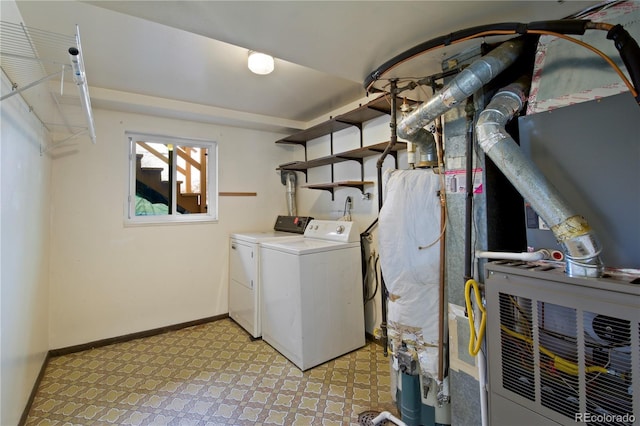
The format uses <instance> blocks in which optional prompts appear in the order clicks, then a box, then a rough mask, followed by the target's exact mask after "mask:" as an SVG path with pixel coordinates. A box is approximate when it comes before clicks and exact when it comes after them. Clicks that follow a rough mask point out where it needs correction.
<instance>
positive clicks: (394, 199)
mask: <svg viewBox="0 0 640 426" xmlns="http://www.w3.org/2000/svg"><path fill="white" fill-rule="evenodd" d="M384 179H385V182H386V185H385V186H386V195H385V198H384V205H383V207H382V210H381V211H380V217H379V231H378V232H379V252H380V266H381V269H382V275H383V277H384V280H385V285H386V287H387V290H388V292H389V303H388V314H387V320H388V325H389V337H390V339H391V341H392V344H399V343H401V342H405V343H407V344H408V346H410V347H414V348H415V349H416V351H417V355H418V359H419V361H420V367H421V373H422V374H423V375H426V376H431V377H432V378H436V377H437V372H438V350H437V347H438V341H439V333H438V331H439V324H438V316H439V306H440V298H439V284H440V241H439V237H440V233H441V230H440V216H441V213H440V208H441V207H440V197H439V195H438V191H439V189H440V176H439V175H437V174H435V173H433V171H431V170H391V171H387V172H385V176H384Z"/></svg>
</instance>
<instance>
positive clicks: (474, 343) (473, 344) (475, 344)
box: [464, 279, 487, 357]
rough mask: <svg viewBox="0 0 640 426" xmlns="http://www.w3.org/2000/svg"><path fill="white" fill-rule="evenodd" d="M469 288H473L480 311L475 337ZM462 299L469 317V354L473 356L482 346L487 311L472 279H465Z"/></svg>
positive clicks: (476, 284)
mask: <svg viewBox="0 0 640 426" xmlns="http://www.w3.org/2000/svg"><path fill="white" fill-rule="evenodd" d="M471 288H473V292H474V295H475V298H476V304H477V305H478V309H479V310H480V312H481V313H482V316H481V319H480V327H478V337H477V338H476V326H475V315H474V313H473V307H472V306H471V297H470V295H469V290H470V289H471ZM464 301H465V304H466V307H467V316H468V317H469V329H470V330H469V355H471V356H473V357H475V356H476V355H478V352H480V348H481V347H482V339H484V331H485V328H486V326H487V311H486V310H485V309H484V306H482V297H481V296H480V289H479V288H478V283H477V282H476V281H475V280H473V279H470V280H467V283H466V284H465V286H464Z"/></svg>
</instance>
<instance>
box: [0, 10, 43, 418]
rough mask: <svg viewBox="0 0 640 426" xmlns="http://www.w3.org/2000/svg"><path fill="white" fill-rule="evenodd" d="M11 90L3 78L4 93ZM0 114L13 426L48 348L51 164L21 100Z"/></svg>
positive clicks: (4, 350) (3, 358)
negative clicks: (43, 151)
mask: <svg viewBox="0 0 640 426" xmlns="http://www.w3.org/2000/svg"><path fill="white" fill-rule="evenodd" d="M4 11H5V10H4V9H3V13H4ZM10 91H11V84H10V83H9V80H8V79H7V78H6V76H5V75H4V73H2V94H3V95H4V94H6V93H9V92H10ZM0 110H1V121H2V126H1V129H2V134H1V138H0V152H1V155H0V170H1V178H0V185H1V192H0V193H1V194H2V195H1V199H2V200H1V202H0V206H1V213H0V216H1V225H0V236H1V240H2V243H1V248H0V253H1V254H2V255H1V256H0V257H1V259H2V264H1V267H0V270H1V274H0V288H1V292H0V294H1V297H0V299H1V308H0V312H1V319H0V321H1V324H2V333H1V334H2V338H1V344H0V369H1V371H2V375H1V387H0V394H1V399H0V400H1V402H0V411H1V414H0V424H2V425H13V424H17V423H18V421H19V419H20V416H21V415H22V412H23V411H24V408H25V406H26V403H27V400H28V398H29V395H30V393H31V390H32V388H33V384H34V382H35V380H36V378H37V376H38V373H39V372H40V369H41V367H42V365H43V363H44V360H45V357H46V354H47V351H48V349H49V318H48V317H49V235H50V224H49V212H50V202H49V199H50V197H49V194H50V192H51V183H50V182H51V159H50V157H49V156H48V155H46V154H45V155H42V154H41V147H42V146H44V145H46V144H47V143H48V140H49V136H48V133H47V131H46V129H45V128H44V127H43V126H42V124H41V123H40V121H39V120H38V119H37V118H36V116H35V115H34V114H33V113H31V112H30V111H29V106H28V105H27V104H26V103H25V102H24V101H23V99H22V98H21V97H20V95H16V96H13V97H11V98H8V99H5V100H3V101H2V108H1V109H0Z"/></svg>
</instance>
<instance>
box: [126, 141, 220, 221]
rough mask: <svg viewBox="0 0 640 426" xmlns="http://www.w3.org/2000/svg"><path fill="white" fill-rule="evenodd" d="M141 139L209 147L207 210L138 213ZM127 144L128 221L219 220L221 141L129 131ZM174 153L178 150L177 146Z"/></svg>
mask: <svg viewBox="0 0 640 426" xmlns="http://www.w3.org/2000/svg"><path fill="white" fill-rule="evenodd" d="M138 141H145V142H150V143H162V144H166V145H168V144H173V145H177V146H192V147H199V148H206V149H207V167H206V179H207V185H206V187H207V189H206V197H207V198H206V199H207V211H206V212H205V213H191V214H176V213H171V214H166V215H140V216H137V215H136V145H137V142H138ZM125 142H126V145H127V161H128V163H127V164H128V179H127V185H126V187H127V188H126V194H125V202H124V222H125V225H167V224H178V223H202V222H214V223H217V222H218V205H219V204H218V142H216V141H213V140H207V139H195V138H185V137H176V136H167V135H158V134H152V133H145V132H133V131H125ZM173 152H174V153H173V154H172V155H176V154H175V150H173ZM173 174H174V176H173V178H174V179H173V180H174V182H175V181H176V174H177V168H174V169H173ZM171 203H172V205H173V206H174V207H175V205H176V192H175V191H173V196H172V200H171Z"/></svg>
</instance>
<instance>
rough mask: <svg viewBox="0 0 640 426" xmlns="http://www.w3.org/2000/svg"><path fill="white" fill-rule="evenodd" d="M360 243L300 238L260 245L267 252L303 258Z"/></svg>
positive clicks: (355, 245) (357, 245) (356, 245)
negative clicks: (267, 250) (271, 251)
mask: <svg viewBox="0 0 640 426" xmlns="http://www.w3.org/2000/svg"><path fill="white" fill-rule="evenodd" d="M359 246H360V243H359V242H355V243H343V242H338V241H327V240H319V239H315V238H302V239H294V240H283V241H270V242H266V243H264V244H262V247H264V248H266V249H269V250H276V251H280V252H284V253H289V254H294V255H298V256H303V255H306V254H312V253H320V252H325V251H331V250H341V249H346V248H351V247H359Z"/></svg>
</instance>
